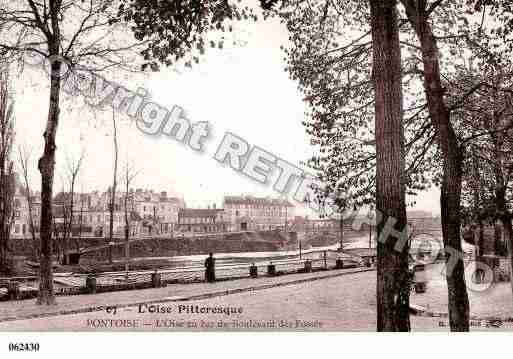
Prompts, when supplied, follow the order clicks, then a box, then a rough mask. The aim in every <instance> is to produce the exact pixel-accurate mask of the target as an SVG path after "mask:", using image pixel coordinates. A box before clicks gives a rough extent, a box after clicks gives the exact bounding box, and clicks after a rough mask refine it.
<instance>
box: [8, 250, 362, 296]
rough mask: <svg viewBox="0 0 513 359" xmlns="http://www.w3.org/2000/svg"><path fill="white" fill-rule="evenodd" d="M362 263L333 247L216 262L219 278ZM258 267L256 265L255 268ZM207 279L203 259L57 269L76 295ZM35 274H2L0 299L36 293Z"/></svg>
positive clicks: (61, 290)
mask: <svg viewBox="0 0 513 359" xmlns="http://www.w3.org/2000/svg"><path fill="white" fill-rule="evenodd" d="M358 265H361V261H360V260H359V258H356V257H354V256H349V255H345V254H341V253H339V252H336V251H333V250H326V251H311V252H308V253H305V254H303V255H301V257H299V255H296V256H284V257H280V258H265V259H260V260H259V261H258V262H255V263H247V262H244V263H241V262H239V263H223V260H222V259H220V260H218V264H216V266H215V273H216V280H218V281H223V280H230V279H241V278H249V277H255V276H275V275H283V274H291V273H301V272H309V271H317V270H329V269H342V268H348V267H356V266H358ZM255 268H256V269H255ZM204 279H205V267H204V263H203V261H194V262H191V263H190V265H187V266H182V267H179V268H172V269H158V270H146V271H128V272H103V273H98V274H75V273H55V274H54V283H55V293H56V295H75V294H85V293H96V292H109V291H117V290H129V289H143V288H154V287H159V286H165V285H167V284H176V283H193V282H202V281H204ZM37 282H38V278H37V277H36V276H25V277H10V278H0V299H3V300H9V299H26V298H33V297H35V296H36V295H37Z"/></svg>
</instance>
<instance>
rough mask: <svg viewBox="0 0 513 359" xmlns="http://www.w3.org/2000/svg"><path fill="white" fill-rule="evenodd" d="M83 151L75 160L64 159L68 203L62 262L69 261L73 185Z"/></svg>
mask: <svg viewBox="0 0 513 359" xmlns="http://www.w3.org/2000/svg"><path fill="white" fill-rule="evenodd" d="M84 156H85V151H84V150H82V152H81V153H80V157H79V158H78V159H77V160H73V159H69V158H68V159H67V160H66V165H67V166H66V172H67V173H66V177H67V180H68V183H69V203H65V204H64V206H65V211H64V213H65V216H64V219H65V222H64V236H63V247H64V248H63V264H68V263H69V258H68V256H69V253H68V252H69V241H70V237H71V235H72V231H73V224H74V221H75V217H74V208H75V185H76V181H77V178H78V175H79V172H80V168H81V166H82V161H83V160H84Z"/></svg>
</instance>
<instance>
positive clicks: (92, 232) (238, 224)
mask: <svg viewBox="0 0 513 359" xmlns="http://www.w3.org/2000/svg"><path fill="white" fill-rule="evenodd" d="M29 200H30V203H31V206H30V207H31V211H29ZM53 206H54V207H53V217H54V232H55V235H56V236H59V235H60V234H62V233H63V232H64V231H69V232H71V235H72V236H82V237H87V236H91V237H105V236H108V235H109V233H110V215H111V213H110V206H111V190H110V189H109V190H107V191H105V192H99V191H93V192H90V193H77V194H74V196H73V198H71V194H69V193H58V194H57V195H56V196H55V197H54V204H53ZM14 208H15V211H14V220H13V225H12V229H11V230H12V236H13V237H28V236H30V235H31V232H30V227H31V226H30V223H31V220H30V217H31V216H32V223H34V224H35V225H34V229H35V232H36V235H38V227H39V221H40V215H41V213H40V212H41V203H40V194H39V193H32V194H31V195H30V198H29V197H28V196H27V194H26V193H25V192H24V189H23V187H22V186H17V188H16V193H15V196H14ZM71 209H73V210H71ZM71 213H73V214H71ZM70 218H72V221H70ZM293 220H294V206H293V205H292V204H291V203H290V202H288V201H286V200H281V199H273V198H258V197H253V196H226V197H225V198H224V200H223V206H222V208H216V205H215V204H214V205H212V206H208V207H207V208H188V207H187V206H186V203H185V201H184V199H183V198H178V197H173V196H169V195H168V194H167V193H166V192H155V191H153V190H143V189H135V190H134V189H131V190H130V191H129V192H128V194H126V193H124V192H116V194H115V200H114V206H113V234H114V235H123V234H124V232H125V228H127V226H126V224H127V223H128V228H129V232H130V235H131V236H137V235H170V234H177V233H183V234H186V233H214V232H231V231H256V230H273V229H284V228H285V229H286V227H287V224H289V225H290V223H292V221H293Z"/></svg>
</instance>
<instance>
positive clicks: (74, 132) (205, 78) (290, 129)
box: [15, 20, 440, 214]
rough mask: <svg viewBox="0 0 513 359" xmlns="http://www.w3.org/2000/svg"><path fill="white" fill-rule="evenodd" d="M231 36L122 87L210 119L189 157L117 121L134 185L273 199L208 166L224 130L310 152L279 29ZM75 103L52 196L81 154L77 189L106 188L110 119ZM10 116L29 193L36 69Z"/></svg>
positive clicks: (281, 148) (294, 153)
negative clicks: (201, 147) (183, 63)
mask: <svg viewBox="0 0 513 359" xmlns="http://www.w3.org/2000/svg"><path fill="white" fill-rule="evenodd" d="M236 36H237V40H238V42H239V45H237V46H231V47H227V48H225V49H224V50H209V51H208V52H207V55H206V56H205V57H203V58H202V59H201V62H200V64H199V65H195V66H194V67H193V68H192V69H188V68H187V69H185V68H164V69H162V70H161V71H160V72H157V73H149V74H145V75H135V76H132V77H130V78H129V79H128V80H127V81H126V82H125V83H124V85H125V86H126V87H127V88H129V89H131V90H134V91H135V90H136V89H137V88H138V87H143V88H145V89H146V90H147V91H148V92H149V93H150V94H151V96H152V101H154V102H157V103H159V104H160V105H162V106H165V107H166V108H168V109H171V108H172V107H173V106H174V105H177V106H180V107H182V108H183V109H184V110H185V111H186V114H187V117H188V118H189V119H190V120H191V122H199V121H208V122H209V124H210V130H211V131H210V132H211V136H210V137H209V138H208V140H207V141H206V142H205V148H206V150H205V152H204V153H197V152H195V151H193V150H192V149H191V148H190V147H188V146H186V145H184V144H182V143H180V142H178V141H176V140H174V139H171V138H167V137H163V136H151V135H147V134H144V133H143V132H141V131H140V130H139V129H138V128H137V127H136V126H135V124H134V123H133V122H131V121H127V120H124V118H122V117H123V116H122V115H121V114H117V115H116V116H119V120H118V123H119V126H118V127H119V144H120V152H119V153H120V155H119V156H120V168H122V167H123V166H124V164H125V163H126V161H128V162H129V163H131V165H132V166H133V167H134V168H135V169H136V170H137V171H138V175H137V177H136V179H135V181H134V184H133V187H134V188H148V189H154V190H156V191H167V192H168V193H169V194H171V195H175V196H179V197H183V198H184V199H185V201H186V203H187V205H188V206H190V207H193V208H199V207H206V206H207V205H211V204H212V203H216V204H217V205H218V206H220V205H221V203H222V198H223V196H224V195H240V194H252V195H256V196H271V197H277V196H278V195H279V194H277V193H275V192H274V191H273V189H272V185H262V184H259V183H257V182H255V181H253V180H251V179H249V178H248V177H246V176H243V175H241V174H239V173H237V172H235V171H233V170H232V169H231V168H227V167H225V166H223V165H221V164H219V163H218V162H217V161H215V160H214V159H213V155H214V153H215V151H216V149H217V147H218V144H219V143H220V142H221V140H222V138H223V136H224V134H225V132H227V131H229V132H231V133H234V134H236V135H237V136H239V137H242V138H243V139H245V140H246V141H247V142H249V143H250V144H251V145H257V146H259V147H261V148H262V149H265V150H266V151H268V152H271V153H272V154H274V155H276V156H278V157H280V158H282V159H284V160H287V161H288V162H290V163H292V164H295V165H298V166H299V164H300V162H301V161H305V160H307V159H308V158H309V157H310V156H311V155H312V154H313V148H312V147H311V146H310V145H309V138H308V136H307V134H306V133H305V129H304V127H303V125H302V124H301V123H302V121H304V120H305V119H306V118H305V115H304V112H305V109H306V107H305V103H304V102H303V101H302V95H301V93H300V92H299V91H298V89H297V84H296V83H295V82H294V81H292V80H290V79H289V77H288V74H287V73H286V72H285V71H284V66H285V62H284V59H283V57H284V54H283V52H282V50H280V45H286V44H287V39H288V34H287V31H286V29H285V27H284V26H283V25H282V24H280V23H279V22H278V21H276V20H268V21H265V22H264V21H259V22H257V23H247V24H245V26H244V31H242V32H237V35H236ZM80 104H81V100H80V99H66V100H65V101H64V103H63V106H62V115H61V119H60V124H59V129H58V133H57V161H56V168H57V173H56V177H55V188H54V192H58V191H61V190H62V189H63V188H64V187H63V183H65V182H66V181H65V179H64V177H65V173H66V170H65V168H66V163H67V161H69V160H70V159H73V158H78V156H79V154H80V152H81V151H82V149H84V150H85V159H84V162H83V166H82V171H81V174H80V177H79V185H78V188H79V190H83V191H91V190H100V191H104V190H105V189H106V188H107V187H108V186H109V185H110V183H112V176H113V175H112V173H113V138H112V113H111V112H110V111H107V112H104V113H101V112H100V113H94V114H93V113H92V112H91V111H89V110H88V108H87V107H84V106H81V105H80ZM15 111H16V112H15V113H16V133H17V143H18V144H21V145H23V146H27V147H28V148H30V149H31V152H32V157H31V167H32V171H31V173H30V177H31V184H32V187H33V188H34V189H36V190H37V189H38V188H39V185H40V175H39V172H38V171H37V168H36V167H37V159H38V158H39V156H40V154H41V152H42V146H43V138H42V133H43V131H44V126H45V123H46V116H47V111H48V87H47V79H46V78H45V77H44V72H42V71H41V69H31V68H29V69H25V71H24V72H23V73H22V74H21V75H20V77H19V78H18V81H17V83H16V107H15ZM116 118H118V117H116ZM299 167H301V166H299ZM271 183H272V182H271ZM438 201H439V193H438V191H437V190H430V191H427V192H424V193H422V194H420V195H419V196H418V199H417V205H416V206H415V208H414V209H419V210H427V211H431V212H433V213H439V212H440V210H439V203H438ZM296 212H297V213H299V214H301V213H302V212H303V211H302V210H301V209H300V208H298V209H297V211H296ZM305 213H306V212H305Z"/></svg>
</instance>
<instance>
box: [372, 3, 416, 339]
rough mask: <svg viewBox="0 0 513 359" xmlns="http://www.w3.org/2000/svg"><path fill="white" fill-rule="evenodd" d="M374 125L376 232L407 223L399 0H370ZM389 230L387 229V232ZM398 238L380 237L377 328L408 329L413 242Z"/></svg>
mask: <svg viewBox="0 0 513 359" xmlns="http://www.w3.org/2000/svg"><path fill="white" fill-rule="evenodd" d="M370 9H371V27H372V43H373V76H374V90H375V94H374V96H375V100H376V101H375V127H376V154H377V157H376V163H377V166H376V210H377V216H378V218H380V216H381V215H382V216H383V221H378V226H377V235H378V238H381V237H380V236H382V235H383V229H384V224H385V223H386V222H387V220H388V219H389V218H390V219H395V220H396V223H395V227H396V229H398V230H399V231H402V230H403V229H404V228H405V227H406V224H407V220H406V203H405V182H404V179H405V176H404V168H405V159H404V132H403V124H402V119H403V108H402V84H401V80H402V73H401V52H400V45H399V29H398V24H397V13H396V1H395V0H370ZM385 236H386V234H385ZM396 241H397V238H392V237H389V238H386V240H385V241H382V240H378V248H377V251H378V253H377V254H378V261H377V330H378V331H409V330H410V319H409V293H410V287H409V278H408V251H409V245H405V246H403V248H402V250H400V251H396V250H395V249H394V246H395V244H396Z"/></svg>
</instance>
